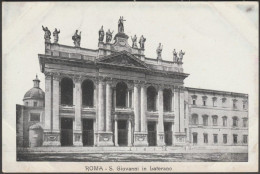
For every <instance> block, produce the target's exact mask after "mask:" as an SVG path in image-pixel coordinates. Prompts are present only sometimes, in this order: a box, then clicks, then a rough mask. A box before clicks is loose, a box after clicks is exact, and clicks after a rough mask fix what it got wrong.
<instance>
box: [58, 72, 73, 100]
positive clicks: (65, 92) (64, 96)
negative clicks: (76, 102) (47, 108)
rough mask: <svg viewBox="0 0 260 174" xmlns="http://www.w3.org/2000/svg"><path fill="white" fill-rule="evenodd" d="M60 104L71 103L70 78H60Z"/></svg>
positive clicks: (71, 89)
mask: <svg viewBox="0 0 260 174" xmlns="http://www.w3.org/2000/svg"><path fill="white" fill-rule="evenodd" d="M60 88H61V104H62V105H73V81H72V79H71V78H68V77H64V78H62V79H61V83H60Z"/></svg>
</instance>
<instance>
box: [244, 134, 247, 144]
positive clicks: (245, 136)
mask: <svg viewBox="0 0 260 174" xmlns="http://www.w3.org/2000/svg"><path fill="white" fill-rule="evenodd" d="M243 143H244V144H247V135H243Z"/></svg>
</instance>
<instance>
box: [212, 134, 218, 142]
mask: <svg viewBox="0 0 260 174" xmlns="http://www.w3.org/2000/svg"><path fill="white" fill-rule="evenodd" d="M213 138H214V144H217V143H218V134H214V135H213Z"/></svg>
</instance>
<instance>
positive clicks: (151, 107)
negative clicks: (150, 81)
mask: <svg viewBox="0 0 260 174" xmlns="http://www.w3.org/2000/svg"><path fill="white" fill-rule="evenodd" d="M156 99H157V91H156V89H155V87H153V86H149V87H148V88H147V110H148V111H156Z"/></svg>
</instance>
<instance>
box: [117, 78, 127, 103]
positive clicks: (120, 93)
mask: <svg viewBox="0 0 260 174" xmlns="http://www.w3.org/2000/svg"><path fill="white" fill-rule="evenodd" d="M126 95H127V85H126V83H124V82H119V83H117V85H116V107H119V108H120V107H121V108H124V107H126V99H127V98H126Z"/></svg>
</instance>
